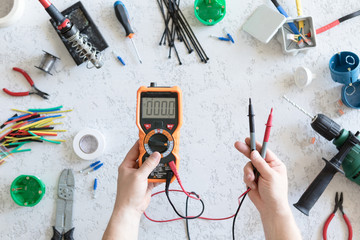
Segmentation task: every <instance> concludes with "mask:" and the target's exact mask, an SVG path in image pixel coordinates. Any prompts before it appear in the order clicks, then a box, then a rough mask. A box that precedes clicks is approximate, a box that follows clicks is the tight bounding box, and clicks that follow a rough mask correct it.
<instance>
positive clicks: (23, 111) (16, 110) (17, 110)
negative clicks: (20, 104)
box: [11, 108, 32, 114]
mask: <svg viewBox="0 0 360 240" xmlns="http://www.w3.org/2000/svg"><path fill="white" fill-rule="evenodd" d="M11 110H13V111H15V112H22V113H30V114H31V113H32V112H29V111H25V110H19V109H15V108H12V109H11Z"/></svg>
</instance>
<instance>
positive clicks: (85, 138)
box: [73, 128, 105, 160]
mask: <svg viewBox="0 0 360 240" xmlns="http://www.w3.org/2000/svg"><path fill="white" fill-rule="evenodd" d="M73 148H74V151H75V153H76V155H78V157H79V158H81V159H84V160H94V159H96V158H98V157H100V156H101V155H102V154H103V153H104V149H105V138H104V135H102V134H101V132H99V131H97V130H95V129H89V128H87V129H83V130H81V131H80V132H79V133H78V134H76V136H75V138H74V142H73Z"/></svg>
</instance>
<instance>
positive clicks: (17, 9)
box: [0, 0, 26, 28]
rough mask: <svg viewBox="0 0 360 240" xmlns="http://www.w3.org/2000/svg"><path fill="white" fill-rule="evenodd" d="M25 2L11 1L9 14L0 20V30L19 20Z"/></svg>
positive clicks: (20, 0)
mask: <svg viewBox="0 0 360 240" xmlns="http://www.w3.org/2000/svg"><path fill="white" fill-rule="evenodd" d="M25 1H26V0H13V6H12V8H11V10H10V12H9V13H8V14H7V15H6V16H5V17H2V18H0V28H3V27H8V26H10V25H12V24H14V23H15V22H16V21H17V20H19V19H20V18H21V16H22V14H23V13H24V9H25Z"/></svg>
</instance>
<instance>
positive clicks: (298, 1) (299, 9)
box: [295, 0, 304, 32]
mask: <svg viewBox="0 0 360 240" xmlns="http://www.w3.org/2000/svg"><path fill="white" fill-rule="evenodd" d="M295 1H296V9H297V14H298V16H299V17H300V16H302V15H303V11H302V6H301V0H295ZM303 31H304V21H299V32H303Z"/></svg>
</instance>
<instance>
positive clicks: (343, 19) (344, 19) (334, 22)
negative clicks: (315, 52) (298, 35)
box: [307, 10, 360, 37]
mask: <svg viewBox="0 0 360 240" xmlns="http://www.w3.org/2000/svg"><path fill="white" fill-rule="evenodd" d="M357 16H360V10H358V11H356V12H353V13H350V14H348V15H346V16H344V17H341V18H339V19H337V20H335V21H333V22H331V23H329V24H328V25H325V26H323V27H321V28H318V29H316V34H320V33H323V32H325V31H327V30H330V29H331V28H333V27H336V26H337V25H339V24H340V23H342V22H345V21H347V20H349V19H352V18H354V17H357ZM307 36H308V37H311V33H308V34H307Z"/></svg>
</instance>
